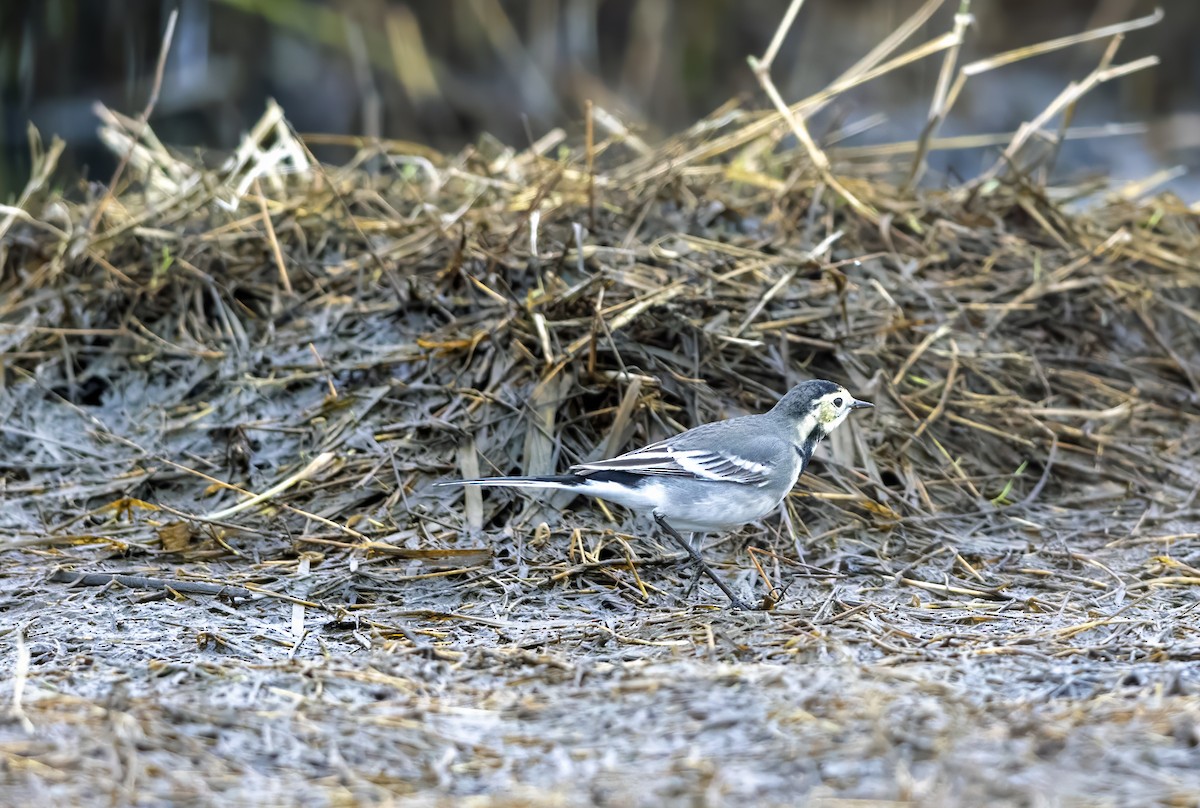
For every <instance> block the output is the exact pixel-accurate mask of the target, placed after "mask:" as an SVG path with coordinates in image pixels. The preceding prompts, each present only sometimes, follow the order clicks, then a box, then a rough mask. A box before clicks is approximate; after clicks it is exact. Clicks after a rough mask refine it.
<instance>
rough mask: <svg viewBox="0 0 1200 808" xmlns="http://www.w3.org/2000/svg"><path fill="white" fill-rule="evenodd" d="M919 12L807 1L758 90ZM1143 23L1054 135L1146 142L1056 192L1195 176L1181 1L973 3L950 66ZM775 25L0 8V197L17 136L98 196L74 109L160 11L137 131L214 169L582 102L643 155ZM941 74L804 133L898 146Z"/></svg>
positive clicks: (1192, 32) (460, 139) (976, 108)
mask: <svg viewBox="0 0 1200 808" xmlns="http://www.w3.org/2000/svg"><path fill="white" fill-rule="evenodd" d="M921 5H922V2H921V0H808V2H807V3H806V4H805V6H804V8H803V9H802V11H801V13H800V16H799V18H798V21H797V24H796V26H795V28H794V30H793V32H792V35H791V36H790V37H789V39H788V41H787V42H786V43H785V45H784V49H783V51H782V53H781V54H780V57H779V59H778V60H777V61H776V67H775V69H774V71H773V75H774V76H775V78H776V81H777V83H778V84H779V86H780V89H781V90H782V91H783V93H784V95H785V97H786V98H788V99H789V100H791V99H798V98H800V97H803V96H805V95H808V94H810V93H812V92H815V91H817V90H819V89H821V88H822V87H823V86H824V85H825V84H827V83H828V82H829V81H830V80H831V79H833V78H834V77H836V76H837V75H838V74H839V73H841V72H842V71H843V70H844V69H845V68H846V67H848V66H849V65H851V64H853V63H854V62H855V61H857V60H858V59H859V58H860V57H861V56H862V55H863V54H865V53H866V52H867V51H869V50H870V49H871V48H872V47H873V46H874V45H876V44H877V43H878V42H879V41H880V40H881V39H883V38H884V37H885V36H886V35H887V34H888V33H890V32H891V31H893V30H894V29H895V28H896V27H897V25H899V24H900V22H901V21H902V20H904V19H905V18H907V17H908V16H909V15H911V14H912V13H913V12H914V11H915V10H916V9H917V8H918V7H920V6H921ZM1156 5H1157V6H1161V7H1162V9H1163V10H1164V12H1165V15H1166V16H1165V21H1164V22H1162V23H1160V24H1159V25H1156V26H1153V27H1150V28H1148V29H1145V30H1141V31H1137V32H1135V33H1133V34H1130V35H1129V36H1128V38H1127V39H1126V41H1125V43H1124V44H1123V46H1122V49H1121V51H1120V52H1119V54H1118V57H1117V60H1116V61H1117V62H1125V61H1129V60H1132V59H1135V58H1138V57H1141V56H1146V55H1150V54H1155V55H1157V56H1159V57H1160V58H1161V60H1162V62H1161V65H1160V66H1158V67H1157V68H1155V69H1152V70H1147V71H1143V72H1139V73H1136V74H1134V75H1132V76H1130V77H1127V78H1125V79H1122V80H1120V81H1116V82H1112V83H1109V84H1107V85H1104V86H1102V87H1100V88H1099V89H1098V90H1097V91H1095V92H1092V93H1090V94H1089V95H1088V96H1087V98H1086V99H1085V101H1084V103H1083V105H1082V106H1081V108H1080V110H1079V111H1078V114H1077V116H1076V120H1075V123H1076V124H1077V125H1096V124H1105V123H1111V122H1142V123H1144V124H1145V125H1146V126H1145V130H1144V131H1143V132H1140V133H1138V134H1136V135H1126V136H1121V137H1109V138H1103V139H1098V140H1091V141H1074V142H1072V143H1069V144H1068V148H1066V149H1065V150H1064V151H1063V153H1062V155H1061V157H1060V160H1059V164H1058V165H1059V173H1060V175H1063V176H1065V177H1067V178H1075V177H1079V176H1081V175H1084V174H1090V175H1096V174H1110V175H1112V176H1113V177H1114V178H1116V179H1118V180H1120V179H1136V178H1141V177H1144V176H1146V175H1149V174H1151V173H1153V172H1154V171H1155V170H1157V169H1159V168H1162V167H1163V166H1175V165H1182V166H1186V167H1188V168H1191V169H1196V168H1200V92H1198V85H1200V81H1198V80H1200V49H1198V48H1196V47H1195V37H1196V34H1197V32H1200V3H1196V2H1194V0H1163V2H1161V3H1158V4H1156V3H1154V2H1153V0H1053V2H1046V0H975V2H973V3H971V5H970V12H971V13H972V14H973V15H974V17H975V24H974V26H973V28H972V30H971V32H970V33H969V35H968V38H967V46H966V47H965V49H964V53H963V59H962V62H966V61H970V60H972V59H976V58H981V57H983V56H986V55H989V54H992V53H996V52H998V51H1002V50H1006V49H1010V48H1014V47H1019V46H1022V45H1027V44H1031V43H1034V42H1038V41H1042V40H1045V39H1049V38H1053V37H1059V36H1065V35H1070V34H1075V33H1079V32H1081V31H1083V30H1085V29H1087V28H1092V27H1096V26H1101V25H1107V24H1111V23H1114V22H1118V21H1122V20H1126V19H1130V18H1132V17H1136V16H1141V15H1145V14H1149V13H1152V12H1153V10H1154V8H1155V7H1156ZM786 7H787V1H786V0H676V1H675V2H670V1H669V0H526V1H523V2H516V1H510V0H413V1H412V2H400V0H326V1H325V2H321V1H320V0H179V1H178V2H151V1H150V0H126V2H119V1H118V0H44V2H39V1H38V0H5V2H3V3H0V87H2V88H3V99H2V102H3V106H2V109H3V119H2V122H0V123H2V129H0V138H2V143H0V148H2V152H0V199H9V198H11V197H12V195H13V194H14V193H15V191H16V190H17V189H19V188H20V187H21V185H22V184H23V183H24V181H25V179H26V176H27V173H28V170H29V146H28V135H27V127H28V124H29V122H30V121H32V122H33V124H34V125H35V126H36V127H37V128H38V129H39V130H40V131H41V133H42V136H43V138H45V139H49V137H50V136H51V135H58V136H60V137H63V138H65V139H66V140H67V141H68V143H69V149H68V152H67V154H66V156H65V157H64V160H63V164H64V165H66V166H68V167H69V168H70V169H72V170H74V171H77V172H78V173H79V175H80V176H83V177H90V178H94V179H100V180H104V179H106V178H107V176H108V175H109V172H111V170H112V167H113V164H114V162H115V161H114V160H113V158H112V156H111V155H110V154H109V153H108V152H107V151H106V150H105V149H104V148H103V147H102V146H101V145H100V143H99V141H98V140H97V138H96V134H95V131H96V126H97V121H96V117H95V115H94V113H93V111H92V104H93V102H94V101H97V100H99V101H102V102H103V103H105V104H107V105H109V106H110V107H112V108H114V109H116V110H118V111H121V112H125V113H128V114H136V113H137V112H138V111H140V110H141V109H142V108H143V107H144V106H145V104H146V100H147V97H148V95H149V92H150V88H151V85H152V81H153V76H154V67H155V62H156V59H157V55H158V51H159V47H160V40H161V37H162V33H163V29H164V27H165V24H166V20H167V18H168V16H169V14H170V12H171V11H172V10H173V9H175V8H178V9H179V11H180V18H179V22H178V28H177V30H176V32H175V38H174V43H173V46H172V49H171V52H170V56H169V61H168V63H167V65H166V72H165V75H164V83H163V87H162V94H161V98H160V100H159V102H158V105H157V107H156V109H155V112H154V116H153V118H152V126H153V127H154V130H155V132H156V133H157V134H158V135H159V137H160V138H161V139H162V140H164V141H165V142H167V143H168V144H170V145H172V146H175V147H180V148H200V149H206V150H207V149H214V148H215V149H228V148H230V147H231V146H232V145H234V144H235V143H236V142H237V139H238V137H239V135H240V134H241V132H242V131H243V130H245V129H246V128H247V127H248V126H250V125H251V124H252V123H253V122H254V121H255V120H257V118H258V117H259V116H260V115H261V113H262V111H263V108H264V103H265V101H266V99H267V98H268V97H274V98H275V99H277V100H278V101H279V102H280V103H281V104H282V105H283V107H284V109H285V110H286V112H287V114H288V117H289V118H290V120H291V121H292V123H293V124H294V126H295V127H296V128H297V129H298V130H299V131H300V132H304V133H313V132H322V133H352V134H363V135H368V136H382V137H387V138H395V139H406V140H413V141H417V142H420V143H424V144H428V145H432V146H435V147H437V148H440V149H443V150H454V149H457V148H459V147H461V146H462V145H463V144H466V143H470V142H474V141H477V140H478V139H479V138H480V137H481V135H482V133H490V134H491V135H493V136H495V137H497V138H499V139H500V140H501V141H504V142H505V143H509V144H513V145H516V146H524V145H526V144H528V142H530V140H532V139H535V138H537V137H539V136H540V135H542V134H544V133H545V132H546V131H547V130H548V129H550V128H552V127H555V126H566V127H568V129H571V130H572V131H578V128H579V121H580V120H581V118H582V115H583V112H582V110H583V104H584V102H585V101H586V100H588V99H590V100H592V101H594V102H595V103H596V104H598V105H600V106H601V107H604V108H605V109H607V110H608V111H610V112H613V113H615V114H617V115H618V116H620V117H621V119H622V120H623V121H625V122H626V124H627V125H630V126H631V127H633V128H635V129H636V130H637V131H639V132H640V133H641V134H642V136H643V137H644V138H646V139H648V140H650V141H651V142H653V141H654V139H655V138H657V137H659V136H661V135H663V134H667V133H670V132H672V131H675V130H678V129H681V128H684V127H686V126H687V125H689V124H691V123H693V122H694V121H696V120H697V119H698V118H700V117H702V116H704V115H706V114H708V113H709V112H711V111H712V110H713V109H714V108H716V107H718V106H719V105H720V104H722V103H723V102H725V101H726V100H728V99H730V98H741V99H742V102H743V103H744V104H745V105H746V106H750V107H756V108H758V107H764V106H766V103H765V100H764V99H763V98H761V96H760V93H759V91H758V88H757V84H756V83H755V80H754V77H753V76H752V75H751V73H750V70H749V68H748V67H747V65H746V56H747V55H748V54H761V53H762V52H763V50H764V48H765V47H766V45H767V43H768V42H769V41H770V38H771V35H772V33H773V32H774V30H775V28H776V26H777V25H778V23H779V21H780V18H781V17H782V15H783V12H784V10H785V9H786ZM957 10H958V0H949V1H948V2H946V3H945V4H944V5H943V6H942V7H941V8H939V10H938V12H937V13H935V14H934V15H933V17H932V18H931V19H930V21H929V22H928V23H927V24H926V25H925V27H924V28H923V30H922V31H921V33H920V34H919V35H918V37H917V38H916V39H917V40H926V39H930V38H932V37H934V36H937V35H938V34H941V33H943V32H945V31H948V30H950V28H951V26H952V23H953V15H954V13H955V12H956V11H957ZM913 44H915V42H914V43H913ZM1104 47H1105V42H1103V41H1097V42H1093V43H1090V44H1088V45H1085V46H1081V47H1075V48H1071V49H1067V50H1065V51H1060V52H1057V53H1052V54H1049V55H1046V56H1042V57H1038V58H1036V59H1031V60H1029V61H1026V62H1021V63H1018V64H1014V65H1010V66H1008V67H1005V68H1002V69H998V70H995V71H991V72H988V73H985V74H983V75H980V76H978V77H976V78H974V79H972V80H971V82H970V83H969V84H968V86H967V89H966V91H965V93H964V97H963V98H962V99H961V100H960V101H959V102H958V104H957V105H956V106H955V109H954V111H953V115H952V116H951V118H950V119H949V120H948V121H947V122H946V124H945V126H944V127H943V129H942V134H943V135H955V134H965V133H982V132H1004V131H1011V130H1013V129H1015V128H1016V127H1017V126H1018V125H1019V124H1020V123H1021V122H1022V121H1026V120H1029V119H1030V118H1032V117H1033V116H1035V115H1036V114H1037V113H1038V112H1039V111H1040V110H1041V109H1042V108H1043V107H1044V106H1045V105H1046V104H1047V103H1048V102H1049V101H1050V100H1051V99H1052V98H1053V97H1054V96H1055V95H1057V94H1058V93H1059V92H1060V91H1061V90H1062V89H1063V88H1064V87H1065V86H1066V85H1067V83H1068V82H1069V81H1071V80H1078V79H1081V78H1083V77H1084V76H1086V75H1087V74H1088V72H1090V71H1091V70H1092V69H1093V68H1094V67H1095V65H1096V63H1097V61H1098V60H1099V58H1100V54H1101V52H1102V51H1103V49H1104ZM940 64H941V59H940V57H937V58H933V59H927V60H925V61H923V62H920V63H918V64H915V65H912V66H910V67H907V68H905V69H903V70H899V71H896V72H894V73H891V74H889V75H887V76H885V77H883V78H881V79H880V80H878V81H875V82H873V83H871V84H868V85H866V86H864V87H862V88H859V89H857V90H855V91H853V92H851V93H849V94H847V95H846V96H845V97H844V98H841V99H839V101H838V103H837V104H835V105H831V107H830V108H829V109H827V110H825V111H823V112H822V113H821V114H820V116H818V119H817V120H815V121H813V123H812V127H811V128H812V130H813V133H814V135H816V136H818V138H820V136H821V135H825V136H828V135H829V133H831V132H833V131H835V130H838V129H840V128H842V127H846V126H855V127H856V125H857V124H862V127H861V128H862V129H863V131H862V132H861V133H860V134H858V135H856V136H855V138H854V139H853V140H852V141H850V142H852V143H854V144H866V143H878V142H886V141H892V140H907V139H912V138H915V137H916V136H917V134H918V133H919V132H920V130H921V127H922V125H923V123H924V120H925V116H926V114H927V111H928V105H929V99H930V97H931V94H932V91H933V87H934V84H935V82H936V79H937V73H938V69H939V67H940ZM856 128H857V127H856ZM996 151H997V150H996V149H995V148H992V149H990V150H984V149H976V150H962V151H955V152H949V153H943V154H940V155H936V156H935V157H934V158H933V160H932V161H931V165H932V168H933V169H934V170H933V171H932V172H931V173H930V174H929V175H928V176H927V178H926V181H927V182H931V183H940V182H951V181H953V180H954V179H955V177H956V176H970V175H972V174H974V173H975V172H976V171H977V170H978V169H979V168H980V167H981V166H983V165H988V164H990V162H991V160H992V159H994V158H995V154H996ZM318 153H319V154H320V155H321V156H323V157H327V158H330V159H337V155H336V154H331V153H329V152H325V153H321V152H318ZM1192 173H1193V174H1195V172H1194V171H1193V172H1192ZM1172 187H1173V189H1174V190H1175V191H1176V192H1178V193H1180V195H1181V196H1183V197H1184V199H1185V200H1187V201H1189V202H1190V201H1195V200H1196V199H1197V198H1200V182H1197V181H1195V180H1194V179H1191V178H1190V177H1187V176H1185V177H1181V178H1179V179H1176V180H1175V181H1174V182H1173V184H1172Z"/></svg>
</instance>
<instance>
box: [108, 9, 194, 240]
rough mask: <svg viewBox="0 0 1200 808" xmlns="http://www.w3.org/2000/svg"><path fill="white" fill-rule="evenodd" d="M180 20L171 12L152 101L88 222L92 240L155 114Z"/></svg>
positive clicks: (157, 67) (140, 116)
mask: <svg viewBox="0 0 1200 808" xmlns="http://www.w3.org/2000/svg"><path fill="white" fill-rule="evenodd" d="M178 19H179V9H175V10H174V11H172V12H171V16H170V17H168V18H167V30H166V31H165V32H164V33H163V39H162V47H160V48H159V51H158V64H157V65H155V67H154V83H153V84H151V85H150V99H149V100H148V101H147V102H146V108H145V109H143V110H142V114H141V115H139V116H138V128H137V131H136V132H134V133H133V137H132V138H131V139H130V142H129V149H128V150H126V152H125V154H123V155H121V162H119V163H117V168H116V170H115V171H113V175H112V179H110V180H109V181H108V188H106V189H105V191H104V196H102V197H100V201H99V202H98V203H96V209H95V210H94V211H92V218H91V219H90V220H89V221H88V229H87V232H88V237H89V238H90V237H91V236H92V234H93V233H95V232H96V225H98V224H99V223H100V217H101V216H103V215H104V209H105V208H107V207H108V205H109V203H110V202H112V200H113V198H114V194H115V191H116V187H117V183H118V182H120V180H121V175H122V174H124V173H125V167H126V166H128V165H129V160H130V158H132V157H133V151H134V149H136V148H137V144H138V141H140V140H141V139H142V133H143V132H145V131H146V125H147V124H148V123H149V122H150V115H151V113H153V112H154V107H155V105H157V104H158V93H159V91H160V90H161V89H162V80H163V72H164V71H165V70H166V67H167V54H168V53H170V52H171V40H172V39H174V37H175V22H176V21H177V20H178Z"/></svg>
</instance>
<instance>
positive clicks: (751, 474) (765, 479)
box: [571, 439, 777, 485]
mask: <svg viewBox="0 0 1200 808" xmlns="http://www.w3.org/2000/svg"><path fill="white" fill-rule="evenodd" d="M689 442H690V441H682V442H680V441H678V440H677V439H668V440H664V441H659V442H658V443H652V444H650V445H649V446H646V447H644V448H642V449H637V450H635V451H632V452H628V453H626V454H623V455H620V456H618V457H614V458H611V459H609V460H597V461H595V462H592V463H580V464H578V465H575V466H571V471H572V472H573V473H575V474H578V475H580V476H581V477H586V476H588V475H591V474H596V473H598V472H625V473H626V474H638V475H645V476H668V477H690V478H692V479H696V480H711V481H713V482H726V483H741V484H742V485H766V484H768V483H769V482H771V480H772V476H771V475H772V472H773V471H774V470H775V467H776V466H777V462H776V461H775V459H774V458H771V457H769V456H765V455H764V453H763V452H761V451H754V452H738V451H733V450H730V449H725V450H721V449H712V448H703V447H700V446H695V447H689V446H687V443H689ZM681 444H682V445H681ZM749 448H755V449H758V448H759V447H757V446H754V447H749ZM767 454H774V453H767Z"/></svg>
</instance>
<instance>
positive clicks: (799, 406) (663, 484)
mask: <svg viewBox="0 0 1200 808" xmlns="http://www.w3.org/2000/svg"><path fill="white" fill-rule="evenodd" d="M873 406H874V405H873V404H872V403H870V402H868V401H860V400H859V399H856V398H855V397H854V396H852V395H850V393H849V392H847V390H846V388H845V387H843V386H841V385H840V384H837V383H835V382H831V381H827V380H825V379H813V380H810V381H804V382H800V383H799V384H797V385H796V386H795V387H793V388H792V389H791V390H789V391H788V392H787V393H786V394H785V395H784V396H783V397H782V398H781V399H779V402H778V403H776V404H775V406H774V407H772V408H771V409H770V410H768V411H767V412H764V413H760V414H758V415H745V416H741V417H738V418H730V419H727V420H724V421H714V422H712V423H708V424H703V425H701V426H697V427H694V428H692V429H689V430H687V431H686V432H681V433H679V434H678V435H675V436H674V437H670V438H666V439H665V440H660V441H657V442H655V443H651V444H650V445H648V446H643V447H642V448H640V449H634V450H633V451H630V452H626V453H625V454H622V455H618V456H617V457H612V458H609V459H607V460H595V461H591V462H587V463H577V464H575V465H573V466H571V467H570V468H569V469H568V471H567V473H566V474H562V475H556V476H543V477H484V478H478V479H469V480H446V481H442V482H439V483H436V485H439V486H497V487H503V488H518V489H551V490H561V491H573V492H576V493H578V494H583V495H586V496H590V497H595V498H597V499H603V500H607V501H609V502H615V503H616V504H618V505H623V506H625V507H626V508H628V509H630V510H632V511H634V512H635V513H643V514H649V515H650V516H651V517H652V518H653V519H654V521H655V522H656V523H657V524H658V526H659V527H660V528H661V529H662V531H663V532H664V533H666V534H667V536H669V537H670V538H671V539H672V540H673V541H674V542H675V543H676V544H678V545H679V546H680V547H681V548H682V549H683V550H684V551H685V552H686V553H687V554H688V556H689V557H690V558H691V560H692V562H693V563H694V564H696V565H697V568H698V570H699V573H702V574H704V575H706V576H707V577H708V578H709V579H710V580H711V581H712V582H713V583H714V584H716V585H717V587H718V588H719V589H720V590H721V591H722V592H723V593H724V594H725V596H726V597H727V598H728V599H729V603H730V606H731V607H732V608H733V609H735V610H749V609H751V608H752V607H750V606H749V605H747V604H746V602H745V601H743V600H742V599H741V598H739V597H738V596H737V595H736V594H735V593H734V591H733V590H732V589H731V588H730V587H729V585H728V584H726V583H725V581H723V580H722V579H721V578H720V576H718V575H717V574H716V572H715V571H713V569H712V567H710V566H709V565H708V563H707V562H706V561H705V560H704V558H703V556H701V555H700V552H699V551H698V550H696V549H695V548H694V547H693V546H692V544H691V542H689V541H688V540H686V539H685V538H684V537H683V536H682V535H681V534H680V532H679V531H681V530H682V531H691V532H712V531H727V530H733V529H735V528H738V527H741V526H742V525H745V524H748V523H750V522H753V521H755V520H757V519H761V518H762V517H764V516H766V515H767V514H769V513H771V511H773V510H774V509H775V508H776V507H778V506H779V503H781V502H782V501H783V498H784V497H786V496H787V494H788V492H789V491H791V490H792V487H793V486H795V484H796V481H797V480H798V479H799V477H800V475H801V474H802V473H804V469H805V468H807V466H808V462H809V460H811V459H812V456H813V451H814V450H815V449H816V448H817V444H818V443H820V441H821V439H822V438H824V437H826V436H827V435H829V433H830V432H832V431H833V430H834V429H836V428H837V427H838V426H839V425H840V424H841V423H842V422H843V421H845V420H846V416H848V415H849V414H850V413H851V412H852V411H853V410H857V409H862V408H865V407H873ZM699 573H698V574H699Z"/></svg>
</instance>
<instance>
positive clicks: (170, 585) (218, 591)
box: [50, 570, 254, 598]
mask: <svg viewBox="0 0 1200 808" xmlns="http://www.w3.org/2000/svg"><path fill="white" fill-rule="evenodd" d="M50 580H51V581H54V582H55V583H62V584H73V585H75V586H108V585H109V584H112V583H118V584H120V585H121V586H125V587H128V588H130V589H168V590H172V591H174V592H181V593H183V594H185V595H224V596H226V597H230V598H249V597H251V596H252V595H253V594H254V593H252V592H251V591H250V590H249V589H246V588H244V587H240V586H229V585H228V584H210V583H205V582H204V581H175V580H171V579H168V578H147V577H145V576H143V575H123V574H121V573H119V572H72V571H70V570H55V571H54V572H53V573H51V574H50Z"/></svg>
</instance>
